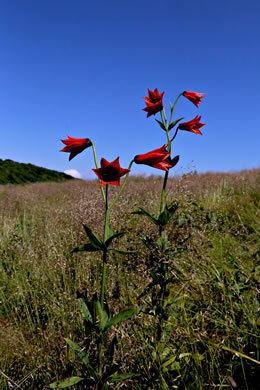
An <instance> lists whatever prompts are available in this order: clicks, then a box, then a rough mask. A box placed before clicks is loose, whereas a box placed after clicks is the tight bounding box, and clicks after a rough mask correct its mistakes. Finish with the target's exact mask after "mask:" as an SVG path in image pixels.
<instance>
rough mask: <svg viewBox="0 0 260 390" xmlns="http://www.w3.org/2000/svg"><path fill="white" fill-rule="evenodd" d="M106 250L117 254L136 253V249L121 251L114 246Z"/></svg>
mask: <svg viewBox="0 0 260 390" xmlns="http://www.w3.org/2000/svg"><path fill="white" fill-rule="evenodd" d="M108 250H109V251H111V252H113V253H117V254H118V255H134V254H136V253H137V252H136V251H122V250H121V249H114V248H111V249H108Z"/></svg>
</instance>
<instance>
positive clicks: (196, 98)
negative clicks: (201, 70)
mask: <svg viewBox="0 0 260 390" xmlns="http://www.w3.org/2000/svg"><path fill="white" fill-rule="evenodd" d="M183 96H184V97H186V98H187V99H188V100H189V101H190V102H192V103H193V104H195V106H196V107H199V104H200V103H203V102H202V100H201V98H202V97H203V96H205V93H198V92H191V91H184V92H183Z"/></svg>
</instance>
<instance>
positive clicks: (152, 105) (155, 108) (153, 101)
mask: <svg viewBox="0 0 260 390" xmlns="http://www.w3.org/2000/svg"><path fill="white" fill-rule="evenodd" d="M148 95H149V96H145V97H144V100H145V104H146V107H145V108H143V109H142V110H143V111H146V112H147V118H148V117H149V116H151V115H155V114H156V113H157V112H159V111H162V109H163V102H162V99H163V95H164V92H162V93H159V91H158V89H157V88H155V90H154V91H151V90H150V89H149V88H148Z"/></svg>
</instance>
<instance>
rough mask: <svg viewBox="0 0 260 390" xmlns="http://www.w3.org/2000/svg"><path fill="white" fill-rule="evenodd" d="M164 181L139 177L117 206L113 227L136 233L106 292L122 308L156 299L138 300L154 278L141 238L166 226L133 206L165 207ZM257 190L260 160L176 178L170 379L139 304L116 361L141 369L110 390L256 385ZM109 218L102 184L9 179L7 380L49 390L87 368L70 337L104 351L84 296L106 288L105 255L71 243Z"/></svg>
mask: <svg viewBox="0 0 260 390" xmlns="http://www.w3.org/2000/svg"><path fill="white" fill-rule="evenodd" d="M162 180H163V178H161V177H156V176H150V177H147V178H142V177H134V176H133V177H130V179H129V181H128V183H127V185H126V188H125V191H124V196H122V197H121V198H120V199H119V201H118V202H117V204H116V205H115V207H114V208H113V211H112V213H111V218H110V223H111V225H112V228H113V227H115V230H122V229H123V230H126V231H127V234H126V235H125V236H124V237H122V238H121V239H120V248H122V249H124V250H136V251H137V253H136V254H130V255H128V256H124V257H123V256H120V255H118V254H113V255H110V258H109V263H108V271H107V291H106V294H107V300H108V301H109V304H110V306H111V307H112V308H113V312H114V313H118V312H119V311H120V310H121V309H122V308H123V307H127V306H129V307H137V308H142V307H143V306H145V305H146V304H147V302H146V301H147V300H149V299H150V297H149V296H144V295H143V296H141V297H140V295H142V292H143V290H144V288H145V287H146V286H148V285H149V283H151V277H150V274H149V272H148V270H149V261H150V257H149V251H148V249H147V247H146V246H145V245H144V243H143V240H142V239H141V237H142V235H143V234H146V235H149V237H150V238H151V239H153V237H155V236H156V234H157V231H156V227H155V226H154V225H153V224H151V222H150V221H149V220H148V219H145V218H142V219H141V218H140V216H139V215H134V214H131V212H132V211H134V210H136V209H137V207H144V208H146V209H148V210H150V211H151V213H152V212H155V210H157V209H158V204H159V203H160V195H159V193H160V190H161V187H162ZM259 189H260V170H258V169H255V170H249V171H241V172H237V173H205V174H199V175H198V174H196V173H191V174H187V175H183V176H182V177H177V178H170V179H169V181H168V187H167V198H168V199H169V201H172V202H175V201H178V202H179V207H178V210H177V212H176V214H175V215H174V218H173V219H172V220H171V222H170V224H169V225H168V226H167V234H168V237H169V240H170V241H171V242H172V243H173V245H174V248H175V249H174V250H173V252H172V254H171V256H170V257H169V262H170V264H169V269H170V274H171V277H172V283H171V284H170V299H171V302H173V303H172V304H171V313H170V316H169V318H168V320H167V322H166V324H165V335H166V336H165V338H164V340H163V344H164V345H163V353H164V354H165V357H167V356H170V358H169V359H168V360H167V364H165V365H164V366H163V367H162V372H163V373H162V377H161V379H163V383H162V380H160V381H158V380H157V379H158V378H157V376H156V372H157V371H156V370H157V368H156V367H155V360H154V347H153V345H154V329H155V328H156V318H155V317H153V316H151V315H148V314H147V313H144V312H142V310H140V312H139V314H138V315H136V316H133V317H131V319H128V320H127V321H124V322H122V323H121V324H120V326H119V327H115V328H114V329H113V331H112V334H111V337H112V336H113V335H114V334H115V333H117V335H118V345H117V348H116V352H115V357H114V359H115V361H116V363H117V364H118V365H119V367H120V369H121V371H122V372H133V373H136V377H132V378H130V379H127V380H125V381H123V382H120V383H117V384H111V387H109V388H111V389H119V388H122V389H175V388H176V389H191V390H192V389H194V390H197V389H215V388H216V389H226V388H227V389H232V388H236V389H246V390H257V389H259V378H260V349H259V346H260V310H259V303H260V256H259V255H260V251H259V242H260V240H259V222H260V220H259V216H260V215H259V203H260V191H259ZM115 193H116V189H115V188H112V189H111V193H110V196H111V198H112V197H113V194H115ZM103 220H104V203H103V201H102V198H101V196H100V193H99V190H98V186H97V182H96V181H80V180H73V181H67V182H63V183H33V184H26V185H2V186H0V222H1V223H0V389H3V390H5V389H24V390H29V389H47V388H48V385H49V384H50V383H51V382H53V381H55V380H57V379H61V378H65V377H68V376H72V375H76V374H77V373H78V372H80V368H81V367H80V362H79V360H78V358H77V356H76V354H75V353H74V352H73V351H72V350H71V349H70V348H69V346H68V345H67V344H66V342H65V341H64V338H65V337H66V338H70V339H71V340H73V341H75V342H77V343H79V344H80V345H83V344H84V345H89V348H95V346H93V345H91V340H90V339H89V338H88V334H87V333H86V329H85V325H84V320H83V318H82V316H81V313H80V308H79V305H78V301H77V296H79V295H80V294H81V295H84V294H86V292H87V293H88V295H89V296H91V295H93V294H94V293H95V292H96V291H98V290H99V285H100V280H99V275H100V267H101V260H100V255H99V254H98V253H95V252H93V253H88V252H82V253H71V251H72V249H73V248H74V247H76V246H78V245H79V244H81V243H84V242H86V235H85V232H84V230H83V228H82V224H83V223H85V224H87V225H88V226H89V227H91V228H92V229H93V230H95V232H97V233H100V235H102V231H103ZM84 386H85V387H84ZM75 388H79V389H84V388H86V389H87V388H89V387H87V386H86V385H83V384H81V385H80V384H79V385H78V387H76V386H75Z"/></svg>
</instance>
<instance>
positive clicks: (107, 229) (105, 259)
mask: <svg viewBox="0 0 260 390" xmlns="http://www.w3.org/2000/svg"><path fill="white" fill-rule="evenodd" d="M105 209H106V213H105V226H104V241H106V239H107V237H108V231H109V214H110V213H109V208H108V184H106V195H105ZM106 271H107V250H104V251H103V269H102V280H101V290H100V304H101V307H102V309H103V307H104V296H105V285H106Z"/></svg>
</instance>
